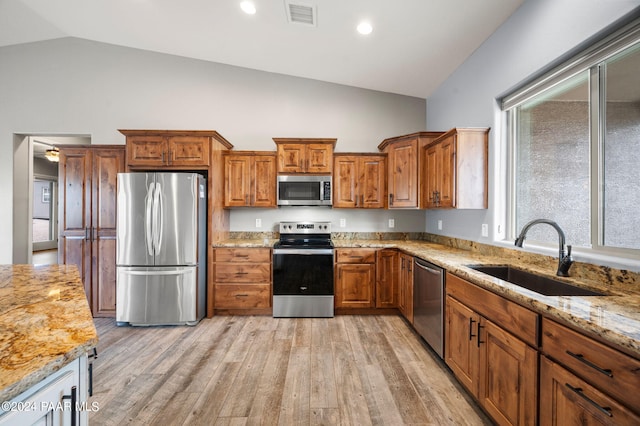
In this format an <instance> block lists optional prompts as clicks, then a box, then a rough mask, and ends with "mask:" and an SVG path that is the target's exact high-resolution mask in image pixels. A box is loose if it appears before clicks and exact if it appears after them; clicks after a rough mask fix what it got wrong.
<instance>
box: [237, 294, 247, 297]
mask: <svg viewBox="0 0 640 426" xmlns="http://www.w3.org/2000/svg"><path fill="white" fill-rule="evenodd" d="M236 297H249V295H248V294H236Z"/></svg>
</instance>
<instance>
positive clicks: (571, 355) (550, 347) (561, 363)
mask: <svg viewBox="0 0 640 426" xmlns="http://www.w3.org/2000/svg"><path fill="white" fill-rule="evenodd" d="M542 351H543V352H544V354H545V355H546V357H542V360H543V362H542V363H541V364H542V366H543V367H542V369H541V378H540V404H541V405H540V406H541V408H542V407H548V409H545V410H544V414H543V411H542V410H541V414H540V416H541V418H540V420H541V423H542V424H566V423H568V422H569V421H570V420H571V419H573V418H576V417H574V416H576V415H578V416H579V417H577V418H585V419H593V420H594V422H593V424H597V423H599V422H602V421H603V420H604V423H611V424H636V425H637V424H640V392H639V391H640V360H638V359H636V358H633V357H631V356H629V355H626V354H624V353H622V352H620V351H618V350H617V349H614V348H612V347H610V346H607V345H604V344H602V343H600V342H597V341H595V340H594V339H592V338H590V337H588V336H586V335H584V334H582V333H579V332H577V331H575V330H572V329H570V328H568V327H565V326H563V325H561V324H558V323H556V322H555V321H552V320H549V319H548V318H544V319H543V321H542ZM568 370H570V371H571V372H572V373H570V372H569V371H568ZM625 407H626V408H625ZM634 411H635V412H634ZM588 424H592V423H591V422H588Z"/></svg>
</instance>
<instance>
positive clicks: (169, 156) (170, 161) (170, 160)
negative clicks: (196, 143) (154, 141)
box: [167, 150, 173, 165]
mask: <svg viewBox="0 0 640 426" xmlns="http://www.w3.org/2000/svg"><path fill="white" fill-rule="evenodd" d="M172 155H173V153H172V152H171V150H169V155H167V161H168V162H169V165H171V163H172V162H173V158H172Z"/></svg>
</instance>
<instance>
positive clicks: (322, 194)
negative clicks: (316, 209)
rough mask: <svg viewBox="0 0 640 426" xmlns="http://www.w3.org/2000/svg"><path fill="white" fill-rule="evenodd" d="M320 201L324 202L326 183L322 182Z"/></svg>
mask: <svg viewBox="0 0 640 426" xmlns="http://www.w3.org/2000/svg"><path fill="white" fill-rule="evenodd" d="M320 201H324V181H320Z"/></svg>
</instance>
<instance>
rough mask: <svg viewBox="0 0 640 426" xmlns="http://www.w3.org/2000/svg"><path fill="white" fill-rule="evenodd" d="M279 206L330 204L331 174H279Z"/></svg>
mask: <svg viewBox="0 0 640 426" xmlns="http://www.w3.org/2000/svg"><path fill="white" fill-rule="evenodd" d="M278 205H279V206H330V205H331V176H317V175H313V176H307V175H286V176H278Z"/></svg>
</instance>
